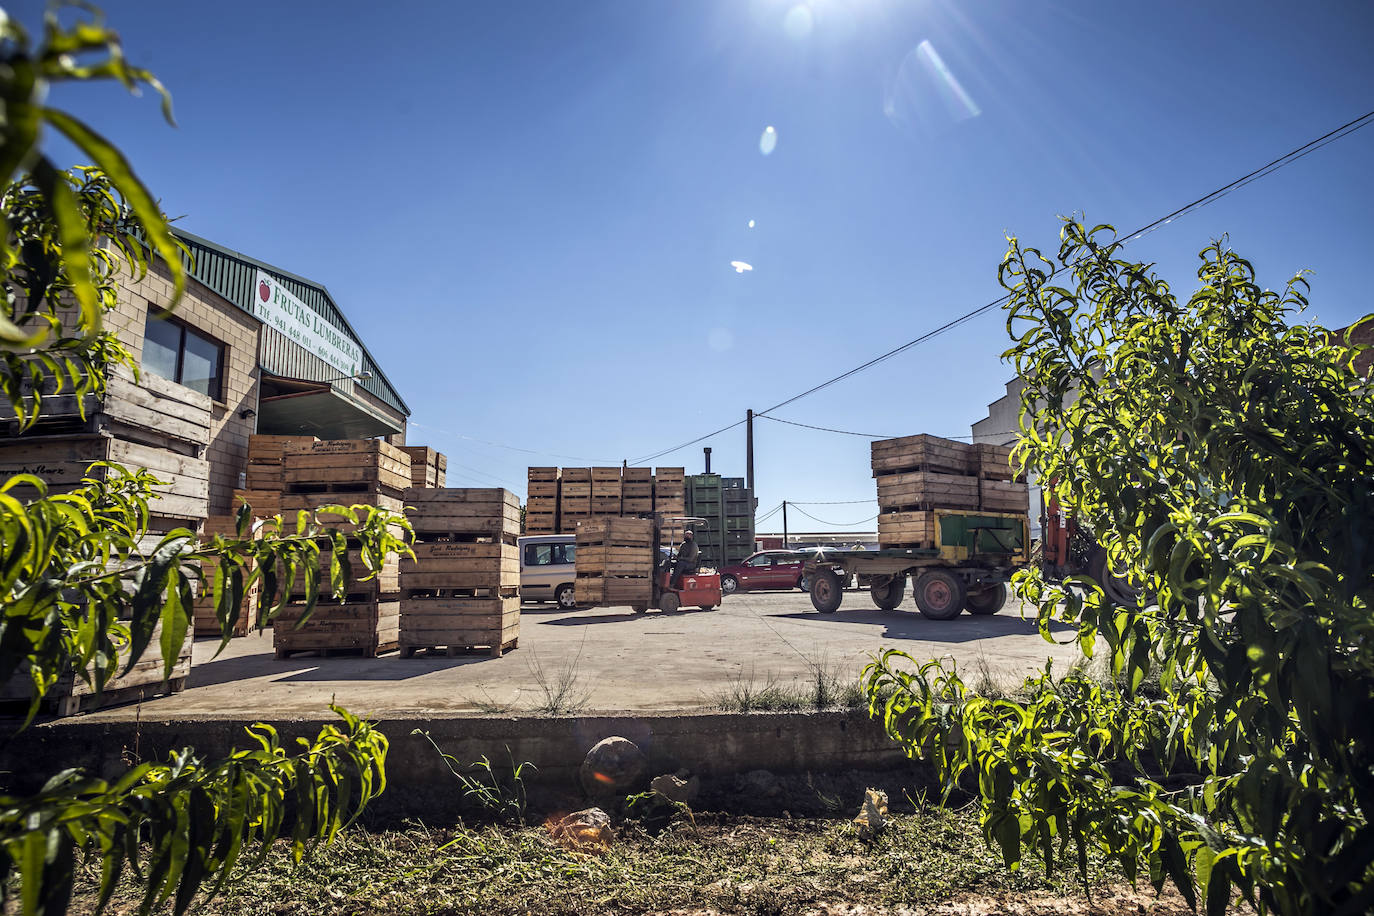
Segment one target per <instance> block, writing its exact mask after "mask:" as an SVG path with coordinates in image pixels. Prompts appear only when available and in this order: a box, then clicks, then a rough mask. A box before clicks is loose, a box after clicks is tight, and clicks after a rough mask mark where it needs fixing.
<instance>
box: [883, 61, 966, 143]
mask: <svg viewBox="0 0 1374 916" xmlns="http://www.w3.org/2000/svg"><path fill="white" fill-rule="evenodd" d="M982 113H983V110H982V109H981V108H979V107H978V103H977V102H975V101H974V100H973V97H972V96H971V95H969V93H968V91H967V90H966V89H964V87H963V84H962V83H960V82H959V80H958V79H957V78H956V77H955V75H954V73H953V71H951V70H950V68H949V66H948V65H947V64H946V63H945V61H944V58H942V57H941V56H940V52H938V51H936V50H935V46H934V45H932V44H931V43H930V42H929V41H922V42H921V43H920V44H919V45H917V46H916V47H915V48H914V49H912V50H911V51H910V52H908V53H907V55H906V57H904V58H902V63H901V65H900V66H899V67H898V68H897V74H896V76H895V77H894V78H893V80H892V82H891V83H890V84H889V86H888V90H887V93H886V95H884V97H883V114H885V115H887V118H888V120H890V121H891V122H892V123H893V124H895V125H897V126H899V127H906V128H916V129H923V130H935V129H937V128H938V127H939V126H940V125H941V124H942V123H944V124H948V122H949V121H950V120H953V121H967V120H970V119H972V118H976V117H978V116H979V115H980V114H982Z"/></svg>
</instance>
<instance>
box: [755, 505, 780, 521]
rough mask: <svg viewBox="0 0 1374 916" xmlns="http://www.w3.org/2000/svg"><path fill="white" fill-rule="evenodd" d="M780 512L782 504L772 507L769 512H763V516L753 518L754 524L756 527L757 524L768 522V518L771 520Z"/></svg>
mask: <svg viewBox="0 0 1374 916" xmlns="http://www.w3.org/2000/svg"><path fill="white" fill-rule="evenodd" d="M781 511H782V503H778V504H777V505H776V506H774V507H773V508H772V509H769V510H768V511H767V512H765V513H764V514H763V515H760V516H756V517H755V518H754V524H755V525H757V524H758V523H759V522H766V521H768V520H769V519H770V518H772V517H773V516H775V515H777V514H778V513H779V512H781Z"/></svg>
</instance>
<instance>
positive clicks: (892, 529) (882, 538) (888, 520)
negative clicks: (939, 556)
mask: <svg viewBox="0 0 1374 916" xmlns="http://www.w3.org/2000/svg"><path fill="white" fill-rule="evenodd" d="M878 546H880V547H926V548H930V547H934V546H936V545H935V513H934V512H932V511H929V510H926V511H921V512H884V513H882V514H880V515H879V516H878Z"/></svg>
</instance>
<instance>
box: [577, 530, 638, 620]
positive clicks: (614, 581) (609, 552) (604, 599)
mask: <svg viewBox="0 0 1374 916" xmlns="http://www.w3.org/2000/svg"><path fill="white" fill-rule="evenodd" d="M576 562H577V581H576V583H575V584H574V586H573V588H574V590H575V595H576V597H577V603H578V604H590V605H601V606H619V605H629V606H631V607H634V608H636V609H645V608H648V606H649V603H650V601H651V600H652V598H653V587H652V580H651V577H652V576H653V571H654V569H653V567H654V522H653V519H647V518H643V519H641V518H622V517H611V516H607V517H604V518H592V519H584V520H583V521H582V522H581V523H580V524H579V525H578V526H577V560H576Z"/></svg>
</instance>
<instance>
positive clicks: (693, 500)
mask: <svg viewBox="0 0 1374 916" xmlns="http://www.w3.org/2000/svg"><path fill="white" fill-rule="evenodd" d="M744 484H745V481H744V478H743V477H721V476H720V475H719V474H693V475H692V476H690V477H688V478H687V482H686V492H687V512H686V514H687V515H690V516H694V517H696V518H701V519H705V520H706V524H705V526H699V528H698V530H697V533H696V538H697V544H698V546H699V547H700V548H701V553H702V562H703V563H709V564H712V565H722V564H728V563H738V562H739V561H741V560H743V559H744V558H745V557H747V556H749V555H750V554H751V553H753V552H754V498H753V493H752V491H750V490H749V488H748V487H746V486H745V485H744Z"/></svg>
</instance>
